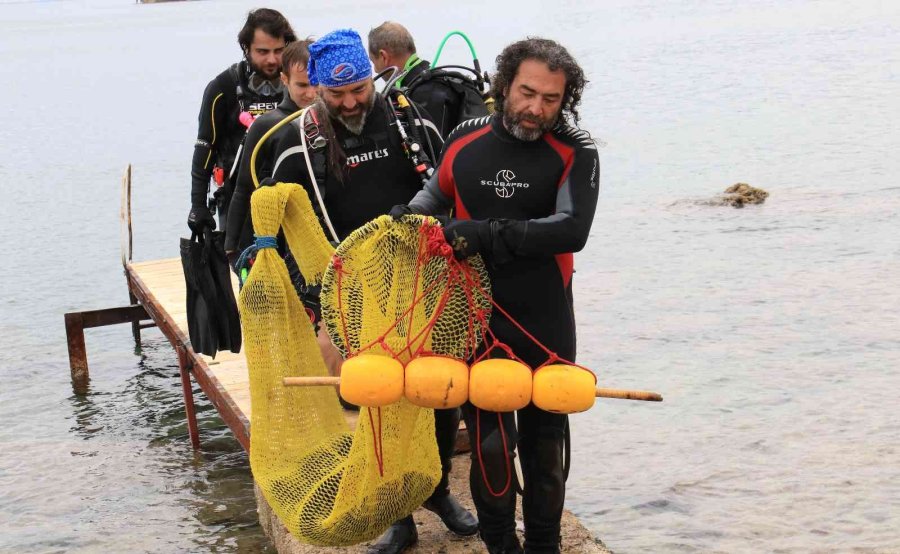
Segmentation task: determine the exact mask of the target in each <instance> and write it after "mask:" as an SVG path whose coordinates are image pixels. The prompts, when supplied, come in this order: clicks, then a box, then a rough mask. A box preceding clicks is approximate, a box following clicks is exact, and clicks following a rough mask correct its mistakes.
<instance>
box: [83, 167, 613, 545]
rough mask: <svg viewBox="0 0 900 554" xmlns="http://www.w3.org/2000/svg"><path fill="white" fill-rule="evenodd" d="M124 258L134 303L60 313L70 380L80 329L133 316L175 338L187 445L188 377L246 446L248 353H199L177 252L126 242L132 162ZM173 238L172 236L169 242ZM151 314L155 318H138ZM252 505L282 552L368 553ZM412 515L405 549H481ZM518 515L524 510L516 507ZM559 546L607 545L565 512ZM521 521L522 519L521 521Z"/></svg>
mask: <svg viewBox="0 0 900 554" xmlns="http://www.w3.org/2000/svg"><path fill="white" fill-rule="evenodd" d="M122 223H123V240H122V265H123V268H124V271H125V279H126V282H127V285H128V292H129V297H130V299H131V305H130V306H125V307H119V308H110V309H105V310H91V311H84V312H72V313H68V314H65V321H66V333H67V338H68V343H69V363H70V368H71V373H72V385H73V389H74V390H75V392H76V393H80V394H84V393H86V392H87V389H88V382H89V371H88V364H87V353H86V349H85V344H84V329H85V328H89V327H98V326H102V325H111V324H116V323H129V322H130V323H131V324H132V332H133V334H134V339H135V341H136V342H137V343H138V345H139V344H140V334H141V329H144V328H147V327H157V328H158V329H159V330H160V331H161V332H162V334H163V335H164V336H165V337H166V338H167V339H168V340H169V342H170V343H171V344H172V346H173V348H174V349H175V352H176V354H177V356H178V366H179V370H180V375H181V383H182V391H183V393H184V402H185V414H186V417H187V421H188V432H189V434H190V439H191V444H192V445H193V446H194V448H195V449H199V448H200V440H201V438H202V437H200V435H199V431H198V427H197V421H196V417H195V413H194V399H193V386H192V383H191V377H193V379H194V381H195V382H196V383H197V385H199V386H200V389H201V390H202V391H203V393H204V394H205V395H206V397H207V398H208V399H209V400H210V402H211V403H212V404H213V405H214V406H215V408H216V410H217V411H218V413H219V415H220V416H221V418H222V420H223V421H224V422H225V424H226V425H228V427H229V429H231V431H232V433H234V436H235V438H236V439H237V440H238V442H240V444H241V445H242V446H243V447H244V450H247V451H249V450H250V416H251V410H252V406H251V404H250V379H249V374H248V370H247V360H246V357H245V356H244V353H243V351H241V352H240V353H237V354H235V353H232V352H227V351H226V352H219V353H218V354H217V355H216V357H215V358H212V357H210V356H205V355H201V354H197V353H196V352H194V350H193V348H191V344H190V340H189V338H188V335H187V310H186V286H185V280H184V274H183V271H182V266H181V259H180V258H169V259H163V260H152V261H146V262H133V261H132V244H131V168H130V166H129V168H128V170H126V174H125V178H124V179H123V190H122ZM173 244H174V241H173ZM232 286H233V287H234V291H235V297H237V290H238V286H237V278H236V277H234V276H232ZM148 320H152V323H141V322H142V321H148ZM345 413H346V414H347V418H348V421H349V422H350V423H351V426H353V427H355V424H356V412H350V411H347V412H345ZM467 450H468V437H467V434H466V432H465V431H463V430H461V432H460V440H459V441H458V442H457V452H458V453H460V452H464V451H467ZM469 466H470V464H469V456H468V455H457V456H456V457H455V458H454V462H453V471H452V473H451V491H452V492H453V494H455V495H456V496H457V498H458V499H459V500H460V502H461V503H462V504H463V505H465V506H466V507H467V508H469V509H470V510H472V511H473V513H474V507H473V505H472V500H471V497H470V495H469V492H468V474H469ZM257 504H258V511H259V516H260V523H261V525H262V527H263V529H264V531H265V532H266V534H267V535H268V536H269V538H270V539H271V540H272V542H273V543H274V544H275V547H276V548H277V549H278V551H279V552H280V553H282V554H284V553H290V554H307V553H309V554H315V553H323V554H327V553H339V552H365V550H366V545H357V546H354V547H347V548H320V547H313V546H309V545H305V544H301V543H299V542H298V541H297V540H296V539H294V538H293V537H292V536H291V535H290V534H289V533H288V532H287V530H286V529H285V527H284V525H282V523H281V522H280V521H279V520H278V518H277V517H276V516H275V515H274V513H273V512H272V511H271V509H270V508H269V506H268V505H267V504H266V501H265V499H264V498H263V497H262V495H261V494H260V493H259V491H258V490H257ZM413 517H414V519H415V521H416V523H417V525H418V531H419V543H418V544H417V545H416V546H415V547H413V548H412V549H410V550H408V552H410V553H425V552H429V553H431V552H435V553H436V552H440V553H445V554H464V553H465V554H475V553H484V552H486V549H485V548H484V546H483V544H482V543H481V542H480V540H478V538H477V537H466V538H462V537H457V536H455V535H452V534H451V533H450V532H449V531H447V530H446V529H445V528H444V527H443V525H442V524H441V523H440V520H439V519H438V518H437V516H435V515H434V514H432V513H431V512H428V511H426V510H424V509H421V508H420V509H419V510H417V511H416V512H415V513H414V514H413ZM517 517H518V520H519V521H520V522H521V512H519V514H518V516H517ZM562 523H563V549H562V552H564V553H569V554H602V553H607V552H609V550H607V549H606V547H605V546H604V545H603V543H602V542H600V541H599V540H597V539H595V538H593V537H592V536H591V534H590V532H589V531H588V530H587V529H586V528H585V527H584V526H583V525H582V524H581V523H580V522H579V521H578V519H577V518H576V517H575V516H574V515H572V514H571V513H570V512H568V511H567V512H566V513H565V514H564V516H563V522H562ZM520 527H521V526H520Z"/></svg>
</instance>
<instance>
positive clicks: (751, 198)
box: [721, 183, 769, 208]
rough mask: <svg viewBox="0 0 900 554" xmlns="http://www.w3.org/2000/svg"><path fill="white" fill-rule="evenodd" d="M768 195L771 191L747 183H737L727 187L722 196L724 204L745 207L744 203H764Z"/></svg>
mask: <svg viewBox="0 0 900 554" xmlns="http://www.w3.org/2000/svg"><path fill="white" fill-rule="evenodd" d="M768 196H769V193H768V192H766V191H764V190H763V189H758V188H756V187H751V186H750V185H748V184H747V183H735V184H733V185H731V186H730V187H728V188H727V189H725V195H724V196H722V197H721V198H722V203H723V204H728V205H730V206H734V207H735V208H743V207H744V204H762V203H763V202H765V201H766V197H768Z"/></svg>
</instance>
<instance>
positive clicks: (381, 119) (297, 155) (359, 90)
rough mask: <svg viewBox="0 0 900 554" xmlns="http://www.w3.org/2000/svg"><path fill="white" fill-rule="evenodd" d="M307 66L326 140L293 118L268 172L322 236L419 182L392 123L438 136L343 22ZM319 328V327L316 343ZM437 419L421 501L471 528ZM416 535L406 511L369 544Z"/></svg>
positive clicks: (441, 413) (454, 425)
mask: <svg viewBox="0 0 900 554" xmlns="http://www.w3.org/2000/svg"><path fill="white" fill-rule="evenodd" d="M308 68H309V81H310V83H311V84H313V85H318V87H319V98H320V101H321V102H320V104H318V105H317V106H316V109H317V112H318V113H319V114H320V115H319V119H318V121H319V123H318V127H319V129H318V131H319V132H320V133H321V135H322V138H324V139H325V140H324V141H322V142H323V143H324V146H322V147H318V148H317V147H315V146H314V142H315V141H314V139H315V138H317V137H312V138H311V139H310V140H309V141H307V142H308V143H309V147H308V150H309V151H306V150H305V149H304V148H303V145H302V142H301V138H300V133H307V134H309V132H310V128H309V124H308V122H307V123H305V124H300V122H299V120H297V121H296V122H295V123H296V125H295V124H292V125H289V126H286V127H285V128H284V129H282V130H281V131H279V133H280V134H276V135H275V137H274V138H275V139H276V141H277V147H276V152H274V155H273V156H274V158H275V159H276V160H278V161H277V162H276V167H275V170H274V173H273V180H274V181H275V182H286V183H299V184H300V185H302V186H303V187H304V188H306V190H307V192H308V193H309V195H310V199H311V200H312V201H313V206H314V207H315V208H316V211H317V213H318V215H319V217H320V220H322V223H323V228H325V234H326V236H328V237H329V239H332V240H334V241H341V240H343V239H345V238H346V237H347V236H348V235H349V234H350V233H352V232H353V231H354V230H355V229H356V228H358V227H361V226H362V225H364V224H366V223H368V222H369V221H371V220H372V219H375V218H376V217H378V216H380V215H384V214H387V213H388V212H389V211H390V209H391V207H392V206H394V205H395V204H398V203H406V202H408V201H409V200H410V199H411V198H412V197H413V196H414V195H415V194H416V193H417V192H419V191H420V190H422V181H423V178H422V173H421V172H420V170H419V169H418V168H417V166H416V164H415V163H413V161H411V159H410V158H409V157H408V155H407V153H406V149H405V148H404V144H403V142H402V137H401V135H400V133H399V132H398V129H397V125H398V124H403V125H406V126H407V128H406V129H405V132H406V134H407V135H410V133H415V134H418V135H419V136H424V134H425V133H428V135H429V137H430V141H431V143H432V144H434V145H437V147H438V148H439V145H441V144H442V140H441V136H440V133H439V132H438V130H437V128H436V127H435V126H434V124H433V123H432V122H431V120H429V119H427V118H425V117H414V118H413V119H412V120H411V121H406V122H398V121H396V120H395V119H394V118H393V116H392V114H391V113H390V110H391V108H390V107H389V106H388V104H387V101H386V99H385V98H384V97H383V96H382V95H381V94H379V93H377V92H376V91H375V83H374V82H373V80H372V65H371V63H370V61H369V57H368V54H367V53H366V49H365V47H364V46H363V44H362V40H361V39H360V37H359V34H358V33H357V32H356V31H354V30H352V29H340V30H337V31H333V32H331V33H328V34H327V35H325V36H323V37H322V38H321V39H319V40H317V41H315V42H314V43H312V44H311V45H310V47H309V65H308ZM307 156H309V157H310V159H309V162H310V163H309V167H312V168H313V171H312V172H310V171H309V169H308V166H307V159H306V157H307ZM310 173H312V174H313V175H310ZM313 178H314V179H313ZM314 186H315V187H318V189H319V191H320V193H321V196H322V199H323V203H322V204H321V205H317V200H316V197H315V193H314V190H313V187H314ZM326 221H327V222H328V223H326ZM304 301H305V302H307V300H304ZM307 303H308V302H307ZM324 333H325V331H324V330H320V331H319V338H320V344H321V341H322V339H323V337H322V335H323V334H324ZM325 340H327V338H326V339H325ZM332 348H333V347H332ZM434 420H435V435H436V439H437V445H438V451H439V454H440V458H441V469H442V475H441V481H440V483H438V485H437V487H436V488H435V490H434V493H433V494H432V496H431V497H430V498H429V499H428V500H426V501H425V504H424V507H425V508H427V509H429V510H431V511H433V512H435V513H436V514H437V515H438V516H439V517H440V518H441V521H443V523H444V525H446V526H447V528H448V529H449V530H450V531H452V532H453V533H455V534H458V535H474V534H475V533H476V532H477V531H478V522H477V521H476V520H475V518H474V517H473V516H472V514H470V513H469V512H468V511H466V510H465V508H463V507H462V506H461V505H460V504H459V502H457V500H456V499H455V498H454V497H453V496H452V495H451V494H450V488H449V472H450V466H451V457H452V456H453V453H454V449H455V445H456V435H457V432H458V430H459V420H460V415H459V409H458V408H453V409H449V410H435V411H434ZM417 540H418V532H417V530H416V524H415V522H414V521H413V518H412V516H408V517H405V518H403V519H401V520H400V521H398V522H396V523H395V524H394V525H393V526H391V528H390V529H388V531H387V532H386V533H385V534H384V535H383V536H382V537H381V538H380V539H379V540H378V541H377V542H376V543H375V544H374V545H372V546H371V547H370V549H369V552H370V553H373V554H390V553H393V554H397V553H399V552H403V551H404V550H406V549H407V548H408V547H410V546H411V545H413V544H415V542H416V541H417Z"/></svg>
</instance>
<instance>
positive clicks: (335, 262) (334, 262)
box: [331, 254, 355, 358]
mask: <svg viewBox="0 0 900 554" xmlns="http://www.w3.org/2000/svg"><path fill="white" fill-rule="evenodd" d="M331 267H333V268H334V271H335V272H336V273H337V299H338V312H339V313H340V314H341V327H342V329H343V332H344V345H345V346H346V347H347V357H348V358H349V357H351V356H354V355H355V354H354V352H353V351H352V350H351V349H350V338H349V335H348V334H347V318H346V317H345V316H344V312H345V311H346V310H344V295H343V294H342V293H341V284H342V282H343V280H344V260H343V259H341V257H340V256H338V255H337V254H335V255H334V256H332V257H331Z"/></svg>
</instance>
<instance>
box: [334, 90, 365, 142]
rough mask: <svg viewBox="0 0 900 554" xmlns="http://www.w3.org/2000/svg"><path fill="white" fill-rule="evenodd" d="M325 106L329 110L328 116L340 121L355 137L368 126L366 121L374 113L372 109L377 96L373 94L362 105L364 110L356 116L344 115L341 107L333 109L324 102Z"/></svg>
mask: <svg viewBox="0 0 900 554" xmlns="http://www.w3.org/2000/svg"><path fill="white" fill-rule="evenodd" d="M324 104H325V109H327V110H328V115H330V116H331V117H332V119H336V120H338V121H339V122H340V123H341V125H343V126H344V127H345V128H346V129H347V130H348V131H350V132H351V133H353V134H354V135H361V134H362V131H363V127H365V126H366V119H368V117H369V113H371V112H372V107H373V106H374V105H375V95H374V94H372V96H370V97H369V99H368V100H367V101H366V103H365V104H360V107H361V108H362V109H361V110H360V111H359V113H358V114H356V115H344V114H343V112H342V110H341V107H340V106H337V107H332V106H329V105H328V103H327V102H324Z"/></svg>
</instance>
